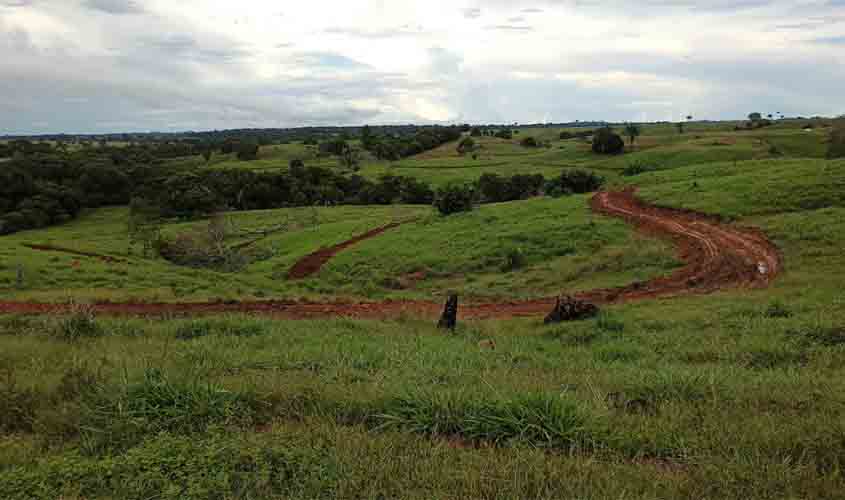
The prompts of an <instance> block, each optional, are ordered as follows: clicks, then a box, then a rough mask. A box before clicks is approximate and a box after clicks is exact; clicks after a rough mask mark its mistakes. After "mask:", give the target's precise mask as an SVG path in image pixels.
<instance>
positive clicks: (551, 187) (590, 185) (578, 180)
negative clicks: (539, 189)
mask: <svg viewBox="0 0 845 500" xmlns="http://www.w3.org/2000/svg"><path fill="white" fill-rule="evenodd" d="M603 184H604V179H603V178H602V177H599V176H597V175H596V174H594V173H592V172H588V171H586V170H566V171H564V172H562V173H561V174H560V176H558V177H556V178H554V179H551V180H549V181H547V182H546V185H545V191H546V194H547V195H549V196H564V195H569V194H583V193H591V192H593V191H597V190H598V189H599V188H601V186H602V185H603Z"/></svg>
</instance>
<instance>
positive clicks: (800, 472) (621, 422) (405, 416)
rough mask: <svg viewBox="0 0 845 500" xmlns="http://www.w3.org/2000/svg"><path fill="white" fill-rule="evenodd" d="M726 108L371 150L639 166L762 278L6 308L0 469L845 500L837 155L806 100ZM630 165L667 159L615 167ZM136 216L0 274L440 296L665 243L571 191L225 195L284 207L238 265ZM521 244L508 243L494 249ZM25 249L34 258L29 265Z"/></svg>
mask: <svg viewBox="0 0 845 500" xmlns="http://www.w3.org/2000/svg"><path fill="white" fill-rule="evenodd" d="M732 125H733V124H730V125H728V124H721V125H716V124H713V125H706V126H705V125H700V128H699V126H698V125H696V124H692V125H690V126H689V127H688V130H687V132H686V133H685V134H683V136H681V135H680V134H677V133H676V131H675V133H674V134H673V133H672V132H673V130H672V129H671V128H669V127H668V126H655V127H654V128H653V129H651V128H646V130H645V131H644V134H643V136H642V137H641V138H640V140H641V141H642V144H641V149H637V150H635V152H633V153H629V154H626V155H624V156H621V157H616V158H604V157H597V156H593V155H592V153H590V152H589V151H588V150H587V149H586V145H585V144H582V143H579V142H577V141H552V147H551V148H540V149H538V150H530V151H526V150H524V148H521V147H520V146H518V144H516V143H517V142H518V139H519V137H522V136H524V135H526V134H532V133H533V134H536V135H537V136H538V137H539V136H541V134H545V135H544V136H547V137H549V138H551V139H554V137H555V135H556V134H555V133H553V132H548V131H540V130H535V131H532V130H522V131H521V133H520V134H519V135H518V136H516V139H515V140H514V141H513V142H510V143H503V142H500V141H499V140H492V139H491V140H487V139H484V140H482V144H484V145H485V146H486V148H487V149H489V151H490V153H489V159H483V156H484V153H482V155H481V156H482V159H479V160H477V161H476V160H471V159H468V158H460V157H455V156H453V154H452V151H451V150H450V149H449V148H448V147H444V148H442V149H441V150H439V151H434V152H430V153H427V154H426V156H425V157H424V158H412V159H407V160H403V161H402V162H399V163H398V164H396V165H393V166H388V165H386V164H380V163H365V164H364V166H363V171H364V172H365V173H366V174H367V175H377V173H379V172H382V171H386V170H388V169H396V170H395V171H401V172H402V173H403V174H405V175H417V176H419V177H420V178H424V179H428V180H432V181H433V182H447V181H449V180H454V179H474V178H477V177H478V176H479V175H481V173H482V172H486V171H496V172H507V173H516V172H538V171H539V172H549V173H551V172H559V171H560V169H561V168H562V167H563V166H570V165H571V166H579V167H582V168H589V169H592V170H594V171H596V172H599V173H601V174H602V175H606V176H607V177H608V178H609V179H610V181H611V182H612V184H613V185H614V186H623V185H624V186H627V185H633V186H636V187H637V188H638V195H639V196H641V197H642V198H643V199H645V200H647V201H649V202H652V203H656V204H660V205H665V206H671V207H679V208H686V209H691V210H697V211H702V212H706V213H709V214H712V215H715V216H719V217H721V218H723V220H724V221H725V223H726V224H738V225H743V226H753V227H755V228H758V229H759V230H761V231H762V232H764V233H765V234H766V235H768V236H769V238H770V239H771V240H772V241H773V242H775V243H776V244H777V245H778V247H779V248H780V250H781V252H782V254H783V258H784V262H785V271H784V273H783V274H782V275H781V276H779V277H778V278H777V279H776V280H775V281H774V283H773V285H772V286H771V287H770V288H767V289H753V290H751V289H726V290H722V291H719V292H717V293H715V294H712V295H707V296H685V297H675V298H667V299H660V300H650V301H644V302H637V303H630V304H622V305H616V306H612V307H607V308H605V309H604V310H603V311H602V313H601V314H600V315H599V317H597V318H594V319H591V320H587V321H582V322H575V323H568V324H562V325H557V326H544V325H542V324H541V321H540V319H541V318H530V319H510V320H503V321H474V322H466V323H462V324H461V325H460V326H459V327H458V329H457V330H456V331H455V332H454V333H453V334H448V333H444V332H442V331H439V330H437V329H436V328H434V325H433V324H432V322H431V321H428V320H421V319H418V318H415V317H412V316H407V317H406V316H403V317H399V318H393V319H389V320H384V321H362V320H351V319H323V320H307V321H279V320H274V319H272V318H258V317H249V316H216V317H208V318H164V319H160V318H105V317H91V316H90V315H88V314H87V313H86V312H85V309H84V308H80V310H79V313H78V314H76V315H72V316H66V317H45V316H6V317H0V343H2V346H3V348H2V352H0V417H2V418H0V491H4V492H10V494H9V495H8V497H10V498H58V497H61V496H64V497H65V498H103V499H105V498H151V497H157V498H173V499H175V498H323V497H325V498H373V497H382V498H420V499H423V498H426V499H427V498H548V499H557V498H562V497H565V498H719V499H722V498H735V499H747V498H838V497H841V494H842V491H843V490H845V478H843V475H842V471H843V469H845V456H843V453H842V450H843V445H845V368H843V367H844V366H845V303H843V298H842V293H841V287H842V283H845V256H843V253H842V248H845V194H843V193H845V161H843V160H835V161H832V160H824V159H821V158H819V156H820V155H819V152H820V151H821V147H820V144H823V142H822V141H823V137H824V136H823V133H822V132H805V131H803V130H802V129H801V127H802V123H797V122H796V123H792V124H784V125H778V126H775V127H772V128H771V129H764V130H761V131H753V132H747V131H741V132H734V131H733V126H732ZM715 142H719V143H720V144H721V143H724V144H721V145H714V143H715ZM771 145H776V146H777V149H778V150H779V152H778V153H777V154H775V153H773V152H772V151H771ZM487 149H485V150H482V151H483V152H484V151H486V150H487ZM731 155H733V156H731ZM268 161H275V160H268ZM279 161H281V160H279ZM485 161H489V162H490V163H491V165H487V166H484V165H483V164H482V163H483V162H485ZM633 161H647V162H653V163H654V164H659V166H660V167H659V169H656V170H655V171H652V172H646V173H643V174H640V175H634V176H623V175H622V174H621V172H622V170H624V168H625V167H626V166H627V165H628V164H630V163H631V162H633ZM492 163H497V165H495V166H494V165H492ZM449 165H451V166H452V167H447V166H449ZM235 166H236V167H237V168H245V166H244V164H243V162H235V163H233V164H232V166H231V167H233V168H234V167H235ZM222 167H224V165H222V164H220V165H216V166H215V168H222ZM280 168H282V167H280ZM489 169H493V170H489ZM546 169H547V170H546ZM391 171H394V170H391ZM125 217H126V210H125V209H122V208H115V209H102V210H97V211H93V212H91V213H89V214H86V215H85V216H84V217H82V218H80V219H79V220H78V221H76V222H72V223H69V224H67V225H64V226H58V227H54V228H50V229H47V230H43V231H34V232H25V233H19V234H16V235H14V236H10V237H3V238H0V259H1V260H0V262H2V265H3V268H2V269H0V293H2V295H3V297H4V299H6V298H9V299H15V300H29V299H36V300H63V299H65V298H68V297H74V298H77V299H83V301H84V298H101V299H102V298H109V299H112V300H115V301H121V300H130V299H158V300H172V301H176V300H198V299H205V298H215V297H219V298H226V299H229V298H231V299H238V300H245V299H250V298H254V297H259V298H260V297H286V298H299V297H323V298H331V299H349V298H355V299H361V298H368V299H380V298H405V297H414V298H432V297H434V298H439V295H438V294H440V293H442V292H443V291H444V290H445V289H447V288H448V289H456V290H459V291H460V292H461V294H462V295H463V296H467V297H470V298H476V297H477V298H482V297H483V298H491V297H493V298H496V299H499V300H509V299H510V298H514V297H531V296H538V295H544V294H546V295H548V294H551V293H555V292H556V291H558V290H560V289H562V288H565V289H587V288H594V287H598V286H610V285H615V284H624V283H627V282H630V281H634V280H637V279H643V278H646V277H652V276H657V275H662V274H666V273H668V272H670V270H671V269H673V268H674V267H675V266H677V265H678V264H677V262H676V260H675V258H674V250H673V249H672V248H671V247H670V246H669V244H668V243H667V242H661V241H657V240H653V239H651V238H648V237H646V236H644V235H641V234H638V233H636V232H634V230H633V229H632V228H630V227H629V226H626V225H625V224H624V223H623V222H621V221H618V220H616V219H610V218H606V217H602V216H598V215H595V214H592V213H590V212H589V211H588V206H587V197H586V196H572V197H564V198H558V199H552V198H537V199H531V200H525V201H517V202H511V203H504V204H496V205H485V206H483V207H481V208H479V209H478V210H475V211H473V212H470V213H467V214H462V215H458V216H453V217H448V218H442V217H440V216H437V215H434V214H433V213H432V211H431V209H430V208H429V207H418V206H417V207H412V206H400V207H332V208H320V209H317V210H316V212H314V210H312V209H302V210H300V209H296V210H293V209H291V210H276V211H266V212H245V213H238V214H235V215H233V217H234V218H235V220H236V226H237V227H238V228H239V229H240V230H241V232H242V233H243V232H249V231H250V230H255V229H260V228H266V227H268V226H270V225H278V224H281V223H283V222H285V221H290V224H291V228H290V230H288V231H286V232H280V233H278V234H272V235H270V236H269V237H268V238H267V239H266V240H262V241H261V242H259V243H258V245H261V246H263V247H264V248H269V249H275V253H273V254H272V256H271V257H270V258H268V259H266V260H262V261H259V262H256V263H254V264H251V265H250V266H248V267H247V268H246V270H244V271H242V272H239V273H223V272H215V271H210V270H201V269H192V268H184V267H179V266H175V265H173V264H170V263H168V262H166V261H163V260H161V259H157V258H156V259H153V258H143V257H141V256H140V255H138V254H137V252H136V253H133V254H130V253H129V252H128V251H127V246H128V240H127V239H126V236H125V229H124V226H125ZM406 219H414V222H410V223H408V224H406V225H403V226H401V227H399V228H396V229H394V230H392V231H389V232H386V233H384V234H382V235H380V236H379V237H378V238H374V239H371V240H367V241H365V242H362V243H361V244H359V245H357V246H354V247H351V248H349V249H348V250H347V251H346V252H344V253H341V254H338V255H337V256H336V257H335V258H334V259H333V260H331V261H329V263H328V264H327V266H326V267H325V268H324V269H323V270H322V271H321V272H320V273H318V274H317V275H315V276H314V277H312V278H309V279H307V280H304V281H301V282H286V281H285V280H283V279H281V278H280V276H281V274H282V273H283V272H284V271H286V270H287V269H288V268H289V266H290V265H291V264H292V263H293V262H294V261H295V260H296V259H297V258H299V257H301V256H303V255H305V254H307V253H309V252H311V251H314V250H316V249H318V248H319V247H320V246H328V245H332V244H335V243H338V242H340V241H343V240H345V239H347V238H349V237H351V236H353V235H355V234H360V233H361V232H364V231H366V230H369V229H372V228H374V227H378V226H380V225H383V224H386V223H388V222H391V221H394V220H406ZM314 222H317V224H314ZM203 224H206V222H205V221H194V222H190V223H185V224H183V225H171V226H168V227H166V228H165V231H166V232H179V231H183V230H185V229H186V228H188V227H202V225H203ZM245 239H246V237H234V238H233V239H232V243H236V242H241V241H244V240H245ZM24 243H39V244H40V243H52V244H55V245H62V246H64V247H67V248H72V249H77V250H86V251H90V252H96V253H103V254H108V255H111V256H115V257H119V258H122V259H125V260H126V261H127V264H109V263H106V262H103V261H100V260H98V259H94V258H82V257H79V258H77V257H74V256H71V255H65V254H61V253H51V252H37V251H34V250H33V251H30V250H28V249H26V248H25V247H23V246H22V245H23V244H24ZM515 249H519V250H520V251H521V254H522V255H523V257H524V265H523V266H522V267H520V268H518V269H512V270H504V269H503V267H502V266H503V264H504V263H505V262H506V257H507V255H508V253H509V252H511V251H513V250H515ZM76 260H78V261H79V264H78V265H74V264H73V262H74V261H76ZM16 262H22V263H23V265H24V268H25V269H26V274H25V282H24V284H23V286H22V287H21V288H18V287H17V286H16V283H15V281H16V270H15V269H16V268H15V265H16V264H15V263H16ZM412 274H415V275H416V277H415V278H414V279H413V280H411V281H412V282H409V281H408V276H409V275H412ZM491 347H493V348H491Z"/></svg>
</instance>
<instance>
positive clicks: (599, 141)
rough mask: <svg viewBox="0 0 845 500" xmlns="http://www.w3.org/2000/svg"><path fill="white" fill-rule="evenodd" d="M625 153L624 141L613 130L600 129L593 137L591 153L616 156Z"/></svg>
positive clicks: (607, 128)
mask: <svg viewBox="0 0 845 500" xmlns="http://www.w3.org/2000/svg"><path fill="white" fill-rule="evenodd" d="M624 151H625V141H623V140H622V138H621V137H620V136H619V135H617V134H615V133H614V132H613V129H611V128H609V127H605V128H603V129H600V130H599V131H598V132H596V134H595V135H594V136H593V152H594V153H598V154H604V155H618V154H621V153H622V152H624Z"/></svg>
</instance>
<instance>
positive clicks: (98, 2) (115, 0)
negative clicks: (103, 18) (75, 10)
mask: <svg viewBox="0 0 845 500" xmlns="http://www.w3.org/2000/svg"><path fill="white" fill-rule="evenodd" d="M85 6H86V7H88V8H89V9H92V10H99V11H101V12H106V13H108V14H118V15H120V14H142V13H143V12H144V9H143V8H142V7H141V6H140V5H138V3H137V2H134V1H132V0H86V2H85Z"/></svg>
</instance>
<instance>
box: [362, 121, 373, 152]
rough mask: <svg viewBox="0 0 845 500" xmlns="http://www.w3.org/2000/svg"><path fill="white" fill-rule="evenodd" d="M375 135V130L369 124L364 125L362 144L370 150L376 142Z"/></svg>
mask: <svg viewBox="0 0 845 500" xmlns="http://www.w3.org/2000/svg"><path fill="white" fill-rule="evenodd" d="M374 139H375V137H373V131H372V130H370V126H369V125H364V128H362V129H361V146H362V147H363V148H364V149H366V150H369V149H370V148H371V147H372V146H373V143H374Z"/></svg>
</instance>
